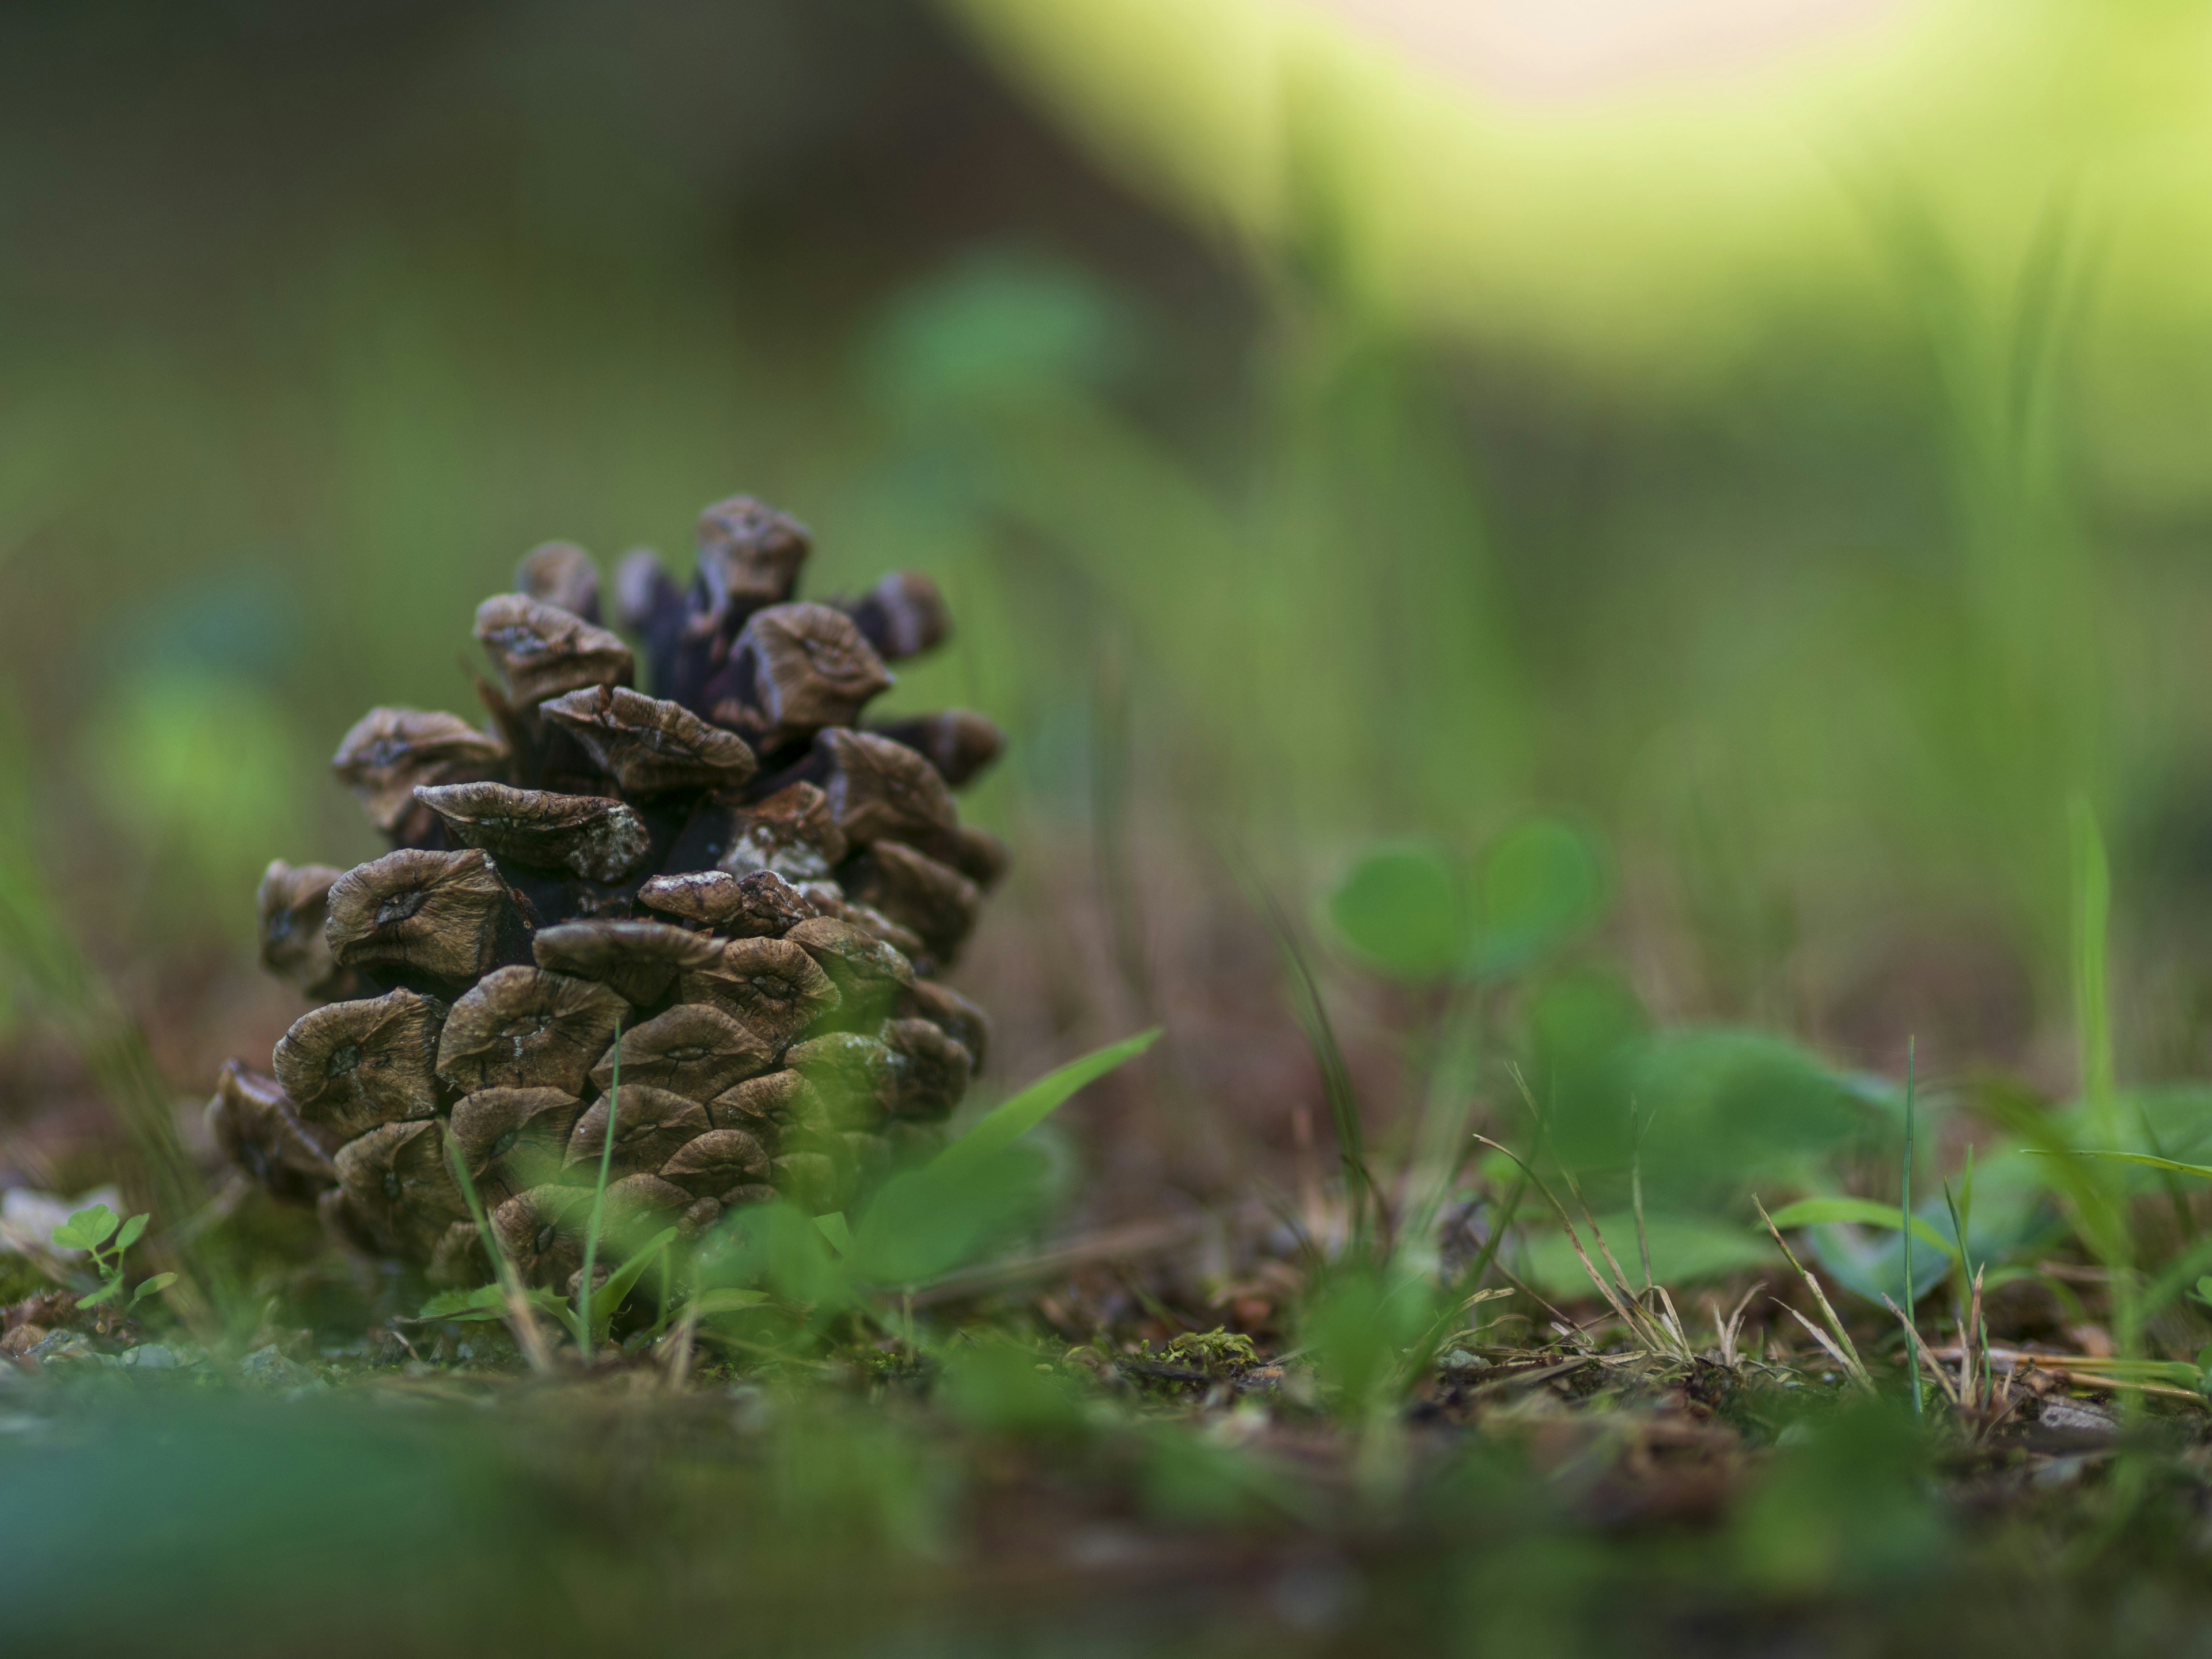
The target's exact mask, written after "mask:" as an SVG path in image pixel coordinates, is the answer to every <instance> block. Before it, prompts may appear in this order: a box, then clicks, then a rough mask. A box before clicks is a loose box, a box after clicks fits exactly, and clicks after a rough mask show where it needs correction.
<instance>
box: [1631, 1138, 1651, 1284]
mask: <svg viewBox="0 0 2212 1659" xmlns="http://www.w3.org/2000/svg"><path fill="white" fill-rule="evenodd" d="M1650 1127H1651V1120H1650V1119H1649V1118H1643V1119H1641V1120H1640V1121H1639V1118H1638V1112H1637V1109H1636V1102H1635V1100H1634V1098H1633V1097H1631V1099H1630V1100H1629V1103H1628V1201H1629V1203H1630V1205H1631V1206H1633V1208H1634V1209H1635V1212H1636V1253H1637V1255H1638V1256H1640V1257H1642V1258H1643V1262H1644V1295H1646V1296H1649V1295H1650V1294H1651V1236H1650V1233H1649V1232H1648V1231H1646V1230H1645V1228H1644V1132H1645V1131H1646V1130H1648V1129H1649V1128H1650Z"/></svg>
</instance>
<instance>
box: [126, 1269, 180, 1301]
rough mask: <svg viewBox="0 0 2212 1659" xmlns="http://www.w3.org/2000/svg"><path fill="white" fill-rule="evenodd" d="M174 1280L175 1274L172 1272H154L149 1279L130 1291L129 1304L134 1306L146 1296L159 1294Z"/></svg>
mask: <svg viewBox="0 0 2212 1659" xmlns="http://www.w3.org/2000/svg"><path fill="white" fill-rule="evenodd" d="M176 1282H177V1276H176V1274H174V1273H155V1275H154V1276H153V1277H152V1278H151V1279H148V1280H147V1281H146V1282H145V1283H144V1284H143V1285H140V1286H139V1287H138V1288H137V1290H135V1291H131V1306H132V1307H134V1308H135V1307H137V1305H138V1304H140V1303H141V1302H143V1301H144V1300H145V1299H146V1298H147V1297H149V1296H159V1295H161V1292H162V1291H166V1290H167V1289H168V1288H169V1286H170V1285H173V1284H175V1283H176Z"/></svg>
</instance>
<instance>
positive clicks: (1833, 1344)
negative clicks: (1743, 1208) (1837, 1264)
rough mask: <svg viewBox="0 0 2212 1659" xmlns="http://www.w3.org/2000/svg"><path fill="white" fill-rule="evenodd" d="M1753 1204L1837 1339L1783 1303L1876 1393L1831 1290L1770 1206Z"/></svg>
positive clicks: (1852, 1376) (1852, 1375) (1755, 1201)
mask: <svg viewBox="0 0 2212 1659" xmlns="http://www.w3.org/2000/svg"><path fill="white" fill-rule="evenodd" d="M1751 1206H1752V1208H1753V1209H1755V1210H1757V1211H1758V1212H1759V1219H1760V1220H1761V1221H1763V1222H1765V1224H1766V1231H1767V1233H1768V1235H1769V1236H1770V1237H1772V1238H1773V1240H1774V1243H1775V1246H1776V1248H1778V1249H1780V1250H1781V1252H1782V1255H1783V1259H1784V1261H1787V1262H1789V1264H1790V1267H1793V1268H1795V1269H1796V1273H1797V1276H1798V1277H1799V1278H1800V1279H1803V1280H1804V1281H1805V1287H1806V1288H1807V1289H1808V1290H1809V1291H1812V1293H1813V1300H1814V1303H1815V1304H1817V1305H1818V1306H1819V1308H1820V1316H1821V1317H1822V1318H1823V1319H1825V1320H1826V1321H1827V1322H1828V1328H1829V1329H1830V1330H1831V1331H1832V1332H1833V1333H1834V1334H1835V1337H1834V1340H1833V1341H1831V1340H1829V1339H1828V1338H1827V1337H1825V1336H1822V1335H1821V1334H1820V1329H1819V1328H1818V1327H1816V1326H1815V1325H1814V1323H1813V1322H1812V1321H1811V1320H1809V1319H1808V1318H1806V1317H1805V1316H1804V1315H1803V1314H1801V1313H1799V1312H1798V1311H1797V1310H1796V1309H1795V1308H1791V1307H1790V1306H1789V1304H1786V1303H1784V1304H1781V1305H1782V1306H1783V1307H1784V1310H1786V1311H1787V1312H1789V1313H1790V1315H1791V1316H1793V1317H1795V1318H1796V1321H1797V1322H1798V1323H1799V1324H1801V1325H1802V1326H1803V1327H1804V1328H1806V1329H1807V1330H1808V1331H1811V1332H1812V1333H1813V1334H1814V1338H1815V1339H1816V1340H1818V1341H1819V1342H1820V1346H1822V1347H1824V1348H1826V1349H1827V1350H1828V1352H1831V1353H1832V1354H1833V1355H1835V1357H1836V1360H1837V1362H1838V1364H1841V1365H1842V1366H1843V1368H1844V1371H1845V1373H1846V1374H1847V1375H1848V1376H1850V1379H1851V1381H1852V1382H1854V1383H1857V1384H1858V1385H1859V1386H1860V1387H1861V1388H1863V1389H1865V1390H1866V1391H1867V1392H1868V1393H1869V1394H1872V1393H1873V1392H1874V1391H1875V1386H1874V1378H1873V1377H1872V1376H1870V1375H1869V1374H1868V1371H1867V1368H1866V1362H1865V1361H1864V1360H1863V1359H1861V1358H1859V1351H1858V1345H1857V1343H1855V1342H1853V1341H1852V1340H1851V1334H1850V1332H1849V1331H1848V1330H1846V1329H1844V1322H1843V1321H1842V1320H1840V1319H1838V1317H1836V1310H1835V1308H1834V1306H1833V1304H1831V1303H1830V1302H1829V1300H1828V1293H1827V1292H1826V1291H1824V1290H1822V1289H1821V1288H1820V1280H1819V1279H1816V1278H1815V1277H1814V1275H1813V1272H1812V1270H1811V1269H1810V1268H1808V1267H1806V1266H1805V1264H1804V1263H1803V1262H1802V1261H1798V1259H1797V1253H1796V1251H1795V1250H1792V1249H1790V1243H1789V1241H1788V1240H1786V1239H1784V1237H1782V1230H1781V1229H1780V1228H1779V1227H1777V1226H1776V1225H1774V1218H1773V1217H1771V1216H1770V1215H1769V1214H1767V1213H1766V1206H1765V1205H1764V1204H1762V1203H1760V1202H1759V1200H1758V1199H1757V1198H1756V1197H1754V1198H1753V1200H1751Z"/></svg>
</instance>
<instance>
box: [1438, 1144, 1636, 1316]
mask: <svg viewBox="0 0 2212 1659" xmlns="http://www.w3.org/2000/svg"><path fill="white" fill-rule="evenodd" d="M1475 1139H1476V1140H1478V1141H1480V1143H1481V1144H1482V1145H1483V1146H1487V1147H1489V1148H1490V1149H1491V1150H1492V1152H1503V1153H1504V1154H1505V1156H1506V1157H1508V1158H1511V1159H1512V1160H1513V1162H1514V1163H1515V1164H1518V1165H1519V1166H1520V1168H1521V1170H1522V1173H1523V1174H1525V1175H1526V1176H1528V1179H1529V1181H1530V1182H1532V1183H1533V1184H1534V1187H1535V1188H1536V1190H1537V1191H1538V1192H1540V1193H1541V1194H1543V1195H1544V1199H1545V1200H1546V1201H1547V1203H1549V1204H1550V1205H1551V1206H1552V1208H1553V1211H1554V1212H1556V1213H1557V1214H1558V1216H1559V1225H1560V1226H1561V1227H1563V1228H1564V1229H1565V1231H1566V1235H1567V1244H1568V1246H1569V1248H1571V1249H1572V1250H1573V1251H1574V1253H1575V1260H1576V1261H1579V1262H1581V1263H1582V1267H1583V1273H1584V1274H1585V1275H1586V1276H1587V1277H1588V1278H1589V1282H1590V1283H1591V1284H1592V1285H1595V1287H1596V1289H1597V1293H1598V1295H1599V1297H1601V1299H1602V1300H1603V1301H1604V1303H1605V1304H1606V1306H1607V1307H1608V1308H1610V1309H1612V1310H1613V1316H1614V1317H1615V1318H1617V1319H1619V1320H1620V1322H1621V1323H1622V1324H1624V1325H1626V1327H1627V1328H1629V1330H1630V1331H1631V1332H1632V1334H1634V1335H1635V1336H1636V1337H1637V1339H1638V1340H1639V1341H1641V1342H1643V1343H1644V1346H1646V1347H1649V1348H1651V1349H1654V1350H1656V1351H1657V1352H1662V1353H1664V1352H1669V1351H1670V1350H1671V1349H1672V1347H1673V1346H1674V1344H1673V1341H1672V1340H1671V1338H1670V1337H1669V1335H1668V1333H1667V1331H1666V1329H1665V1328H1664V1327H1663V1326H1662V1325H1661V1324H1660V1323H1659V1322H1658V1321H1656V1319H1654V1318H1653V1317H1652V1316H1651V1315H1650V1312H1649V1311H1647V1310H1645V1309H1644V1308H1642V1307H1641V1306H1639V1305H1638V1304H1636V1303H1635V1301H1634V1300H1633V1299H1632V1298H1624V1297H1623V1296H1622V1295H1621V1294H1620V1292H1618V1291H1615V1290H1614V1288H1613V1285H1610V1284H1608V1283H1607V1281H1606V1279H1605V1276H1604V1275H1603V1274H1602V1273H1599V1272H1598V1270H1597V1266H1596V1264H1595V1262H1593V1261H1591V1260H1590V1258H1589V1251H1587V1250H1585V1249H1583V1241H1582V1238H1581V1237H1580V1236H1579V1235H1578V1234H1577V1232H1576V1231H1575V1224H1574V1219H1573V1218H1572V1217H1571V1216H1570V1215H1568V1213H1567V1206H1565V1205H1564V1204H1562V1203H1560V1202H1559V1197H1558V1195H1557V1194H1554V1193H1553V1191H1552V1189H1551V1188H1549V1187H1547V1186H1546V1185H1545V1184H1544V1182H1543V1179H1542V1178H1541V1176H1538V1175H1537V1174H1536V1172H1535V1171H1534V1170H1531V1169H1530V1168H1529V1167H1528V1165H1527V1164H1524V1163H1522V1160H1521V1157H1520V1155H1519V1154H1518V1153H1516V1152H1514V1151H1513V1150H1512V1148H1510V1146H1500V1145H1498V1142H1496V1141H1494V1140H1492V1139H1490V1137H1489V1136H1487V1135H1477V1136H1475ZM1518 1282H1519V1281H1517V1280H1516V1283H1518ZM1546 1305H1547V1306H1549V1305H1550V1304H1546Z"/></svg>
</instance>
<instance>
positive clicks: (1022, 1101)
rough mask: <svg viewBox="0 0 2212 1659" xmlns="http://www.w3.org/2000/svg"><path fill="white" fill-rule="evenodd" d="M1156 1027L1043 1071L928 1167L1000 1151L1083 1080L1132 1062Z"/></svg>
mask: <svg viewBox="0 0 2212 1659" xmlns="http://www.w3.org/2000/svg"><path fill="white" fill-rule="evenodd" d="M1159 1035H1160V1028H1159V1027H1158V1026H1157V1025H1155V1026H1154V1027H1153V1028H1152V1030H1149V1031H1139V1033H1138V1034H1137V1035H1136V1036H1133V1037H1128V1038H1126V1039H1124V1040H1123V1041H1121V1042H1115V1043H1109V1044H1108V1045H1107V1046H1106V1047H1105V1048H1097V1049H1094V1050H1092V1051H1091V1053H1090V1054H1085V1055H1084V1056H1083V1058H1082V1059H1080V1060H1069V1061H1068V1062H1067V1064H1066V1065H1065V1066H1061V1067H1060V1068H1059V1069H1058V1070H1057V1071H1052V1072H1047V1073H1045V1074H1044V1075H1043V1076H1042V1077H1041V1078H1039V1079H1037V1080H1036V1082H1035V1083H1032V1084H1030V1086H1029V1087H1028V1088H1026V1089H1024V1090H1023V1091H1021V1092H1020V1093H1019V1094H1018V1095H1016V1096H1015V1097H1013V1098H1012V1099H1011V1100H1005V1101H1001V1102H1000V1103H999V1104H998V1105H996V1106H994V1107H993V1108H992V1109H990V1110H989V1111H987V1112H986V1113H985V1114H984V1115H982V1117H981V1118H980V1119H979V1120H978V1121H976V1123H975V1127H973V1128H971V1129H969V1131H968V1133H966V1134H964V1135H962V1136H961V1137H960V1139H957V1140H956V1141H954V1142H953V1143H952V1144H951V1146H947V1147H946V1148H945V1150H944V1151H943V1152H939V1154H938V1155H937V1157H936V1158H934V1159H933V1160H932V1161H931V1162H930V1164H928V1165H927V1167H928V1168H929V1169H930V1170H934V1171H936V1172H937V1173H939V1174H940V1175H941V1174H944V1173H945V1172H946V1171H947V1170H955V1169H958V1168H961V1167H963V1166H964V1165H966V1164H970V1163H972V1162H974V1161H975V1159H977V1158H987V1157H988V1156H989V1155H990V1154H992V1153H994V1152H1003V1151H1005V1150H1006V1148H1007V1147H1009V1146H1012V1145H1013V1144H1014V1142H1016V1141H1017V1140H1019V1139H1021V1138H1022V1137H1023V1136H1024V1135H1025V1134H1027V1133H1029V1132H1030V1130H1032V1129H1034V1128H1036V1126H1037V1125H1038V1124H1040V1123H1042V1122H1043V1121H1045V1119H1047V1118H1048V1117H1050V1116H1051V1115H1053V1113H1054V1112H1055V1111H1057V1110H1058V1109H1060V1105H1061V1104H1062V1103H1064V1102H1065V1101H1066V1099H1067V1098H1068V1097H1069V1096H1071V1095H1073V1093H1074V1092H1075V1091H1077V1090H1079V1089H1080V1088H1082V1087H1083V1086H1084V1085H1085V1084H1088V1083H1094V1082H1096V1081H1097V1079H1100V1078H1102V1077H1103V1076H1105V1075H1106V1073H1109V1072H1110V1071H1112V1070H1113V1069H1114V1068H1115V1066H1120V1065H1121V1064H1122V1063H1123V1062H1125V1061H1127V1060H1134V1059H1135V1058H1136V1057H1137V1056H1138V1055H1139V1054H1142V1053H1144V1052H1145V1050H1146V1049H1147V1048H1151V1047H1152V1044H1153V1043H1154V1042H1158V1040H1159Z"/></svg>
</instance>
